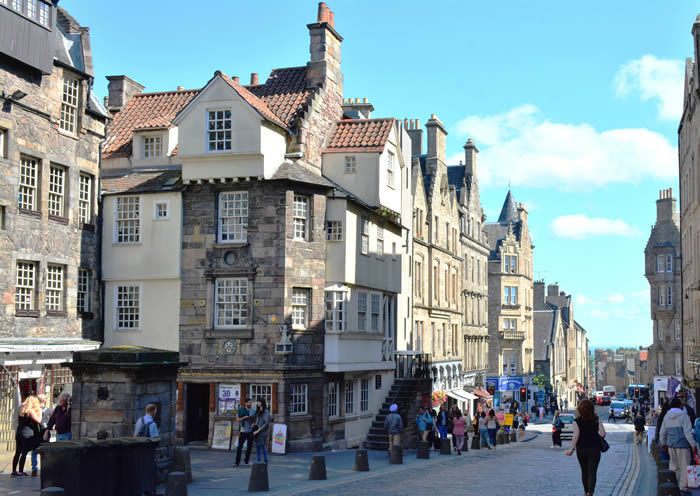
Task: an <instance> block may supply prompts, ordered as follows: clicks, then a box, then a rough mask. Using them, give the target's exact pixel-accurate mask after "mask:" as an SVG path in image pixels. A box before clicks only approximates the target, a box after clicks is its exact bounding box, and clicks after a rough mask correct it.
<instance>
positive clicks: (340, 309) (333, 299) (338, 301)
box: [324, 289, 347, 332]
mask: <svg viewBox="0 0 700 496" xmlns="http://www.w3.org/2000/svg"><path fill="white" fill-rule="evenodd" d="M346 294H347V291H341V290H338V289H326V291H325V293H324V309H325V316H326V331H332V332H344V331H345V313H346V306H347V301H346Z"/></svg>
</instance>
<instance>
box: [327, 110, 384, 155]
mask: <svg viewBox="0 0 700 496" xmlns="http://www.w3.org/2000/svg"><path fill="white" fill-rule="evenodd" d="M393 124H394V119H393V118H388V119H347V120H342V121H338V127H337V128H336V130H335V134H334V135H333V138H332V139H331V142H330V144H329V145H328V148H327V149H326V152H330V153H333V152H349V151H357V152H381V151H382V150H384V145H386V140H387V139H389V133H390V132H391V127H392V126H393Z"/></svg>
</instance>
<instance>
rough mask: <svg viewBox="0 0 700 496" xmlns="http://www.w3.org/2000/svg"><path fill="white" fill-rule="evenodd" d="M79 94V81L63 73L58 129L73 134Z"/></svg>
mask: <svg viewBox="0 0 700 496" xmlns="http://www.w3.org/2000/svg"><path fill="white" fill-rule="evenodd" d="M79 96H80V81H78V80H77V79H76V78H74V77H71V76H69V75H67V74H64V75H63V86H62V92H61V117H60V119H59V121H58V129H59V130H61V131H63V132H65V133H68V134H71V135H75V134H76V132H77V130H78V100H79Z"/></svg>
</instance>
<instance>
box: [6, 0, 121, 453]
mask: <svg viewBox="0 0 700 496" xmlns="http://www.w3.org/2000/svg"><path fill="white" fill-rule="evenodd" d="M55 4H56V2H46V1H43V0H38V1H34V2H0V33H3V36H0V88H1V89H2V92H1V95H0V101H1V102H2V107H1V109H0V293H1V294H2V311H1V312H0V353H1V354H2V358H0V450H5V449H12V448H11V445H12V444H13V443H14V432H13V431H12V426H11V423H12V421H13V420H14V416H15V415H16V413H14V412H13V408H14V407H16V403H15V401H16V399H18V394H17V393H18V392H20V393H21V396H25V395H27V394H29V393H39V392H41V393H48V395H49V396H50V397H51V398H50V399H52V400H53V399H55V398H56V397H57V395H58V394H59V393H60V392H61V391H62V390H63V389H64V388H65V387H66V385H67V384H70V383H71V382H72V376H71V374H70V370H69V369H67V368H64V367H63V366H62V364H63V363H65V362H67V361H69V360H70V359H71V355H72V352H73V351H79V350H91V349H95V348H97V347H98V346H99V341H100V340H101V339H102V329H101V315H102V312H101V309H100V299H101V294H100V290H99V280H98V254H97V242H98V240H97V236H98V234H97V226H98V222H97V220H96V219H97V198H96V194H95V192H96V190H97V177H98V173H99V145H100V141H101V140H102V139H103V138H104V135H105V123H106V121H107V119H108V114H107V112H106V110H105V109H104V108H103V106H102V104H101V103H100V102H99V100H98V99H97V98H95V95H94V94H93V92H92V78H93V66H92V53H91V49H90V37H89V34H88V28H86V27H83V26H80V24H79V23H78V22H77V21H76V20H75V19H73V18H72V17H71V16H70V15H69V14H68V13H67V12H66V11H65V10H63V9H62V8H57V7H56V5H55ZM5 33H9V34H10V35H9V36H5V35H4V34H5Z"/></svg>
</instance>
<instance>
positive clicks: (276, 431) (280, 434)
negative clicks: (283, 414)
mask: <svg viewBox="0 0 700 496" xmlns="http://www.w3.org/2000/svg"><path fill="white" fill-rule="evenodd" d="M286 447H287V426H286V425H285V424H274V425H273V426H272V452H273V453H278V454H280V455H284V453H285V450H286Z"/></svg>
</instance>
